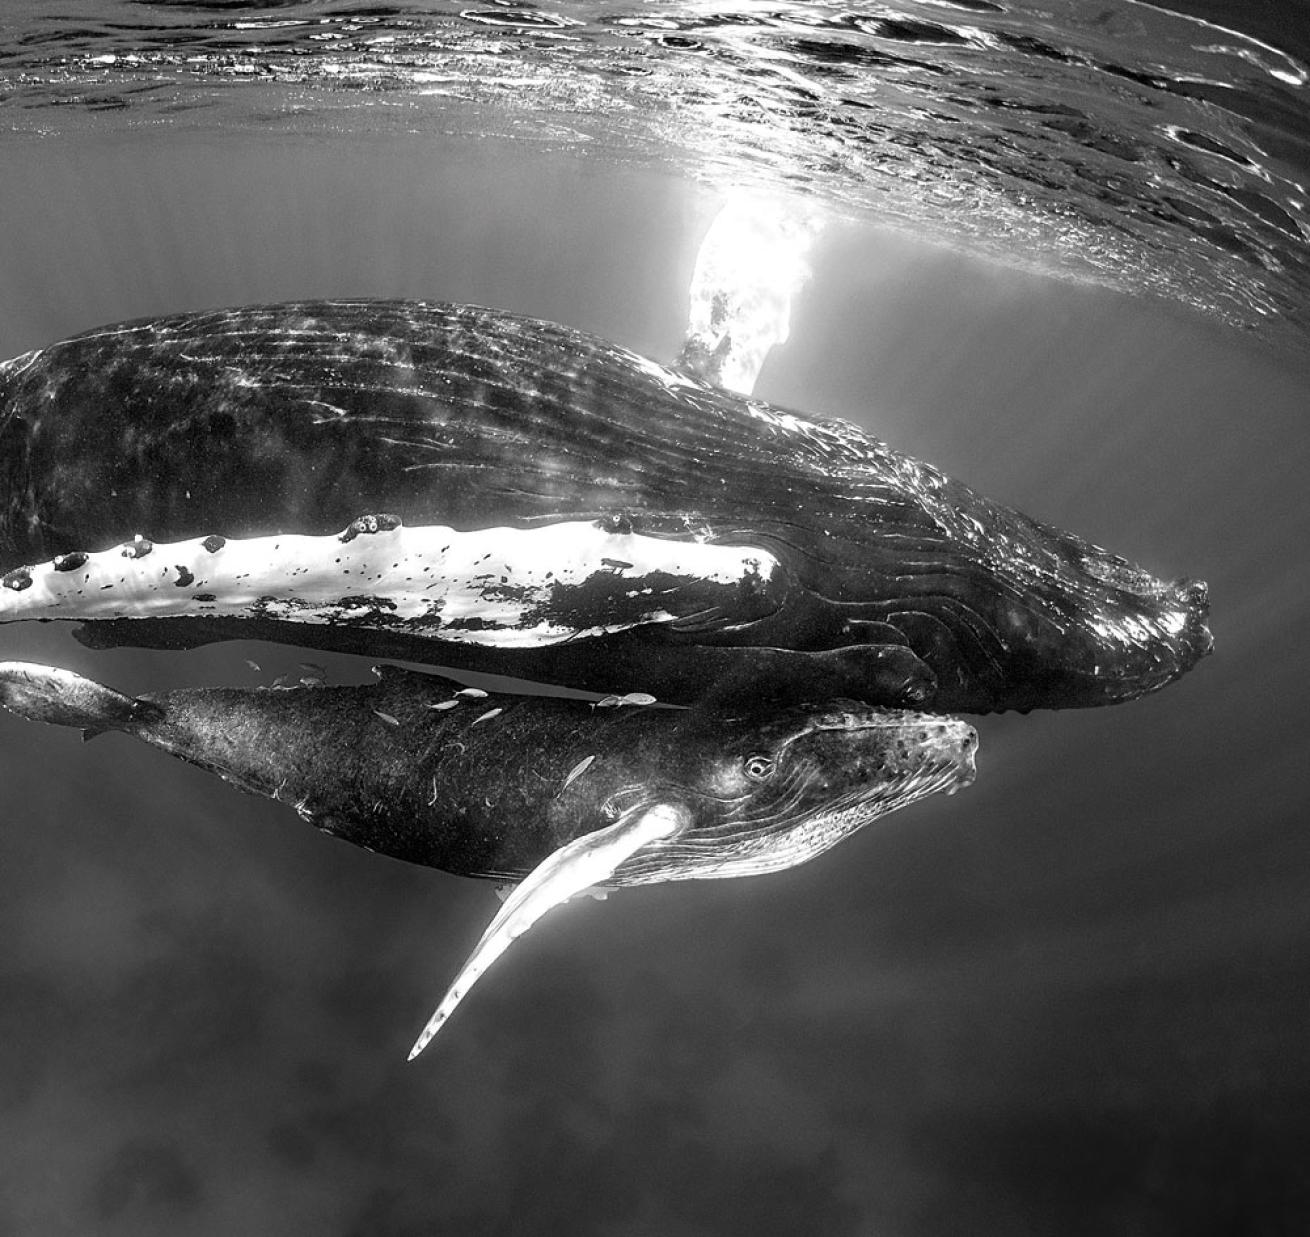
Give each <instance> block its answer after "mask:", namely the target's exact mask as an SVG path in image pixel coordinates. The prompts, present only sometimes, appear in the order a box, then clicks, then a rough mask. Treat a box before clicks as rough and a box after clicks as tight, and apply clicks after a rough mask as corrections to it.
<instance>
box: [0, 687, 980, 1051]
mask: <svg viewBox="0 0 1310 1237" xmlns="http://www.w3.org/2000/svg"><path fill="white" fill-rule="evenodd" d="M378 674H379V681H378V682H377V683H373V684H368V685H364V686H320V685H315V686H309V687H294V688H273V689H269V688H257V689H239V688H197V689H186V690H179V691H173V692H168V693H165V694H161V695H145V696H139V697H133V696H128V695H124V694H122V693H120V692H117V691H114V690H113V689H111V688H109V687H106V686H104V685H102V684H100V683H97V682H94V681H92V680H90V679H87V678H84V677H82V676H80V675H77V674H74V673H73V672H71V671H67V670H62V669H58V668H56V667H52V666H45V665H39V664H35V663H30V662H14V661H11V662H4V663H0V705H3V706H4V707H5V708H7V709H8V710H10V711H11V712H13V713H16V714H18V715H19V716H22V717H26V718H29V719H32V720H36V721H43V722H48V723H52V724H55V725H62V726H71V727H75V728H77V729H80V730H82V731H83V732H84V733H86V734H88V735H94V734H98V733H101V732H104V731H109V730H118V731H123V732H125V733H127V734H129V735H132V736H134V737H135V738H138V739H141V740H143V741H144V742H146V743H149V744H151V745H153V746H155V747H159V748H161V749H163V750H164V751H166V752H169V753H170V754H171V755H173V756H177V757H179V758H181V759H183V760H185V761H188V762H190V763H191V764H194V765H197V766H199V767H200V768H203V769H206V770H208V771H210V772H212V773H216V774H218V775H219V776H220V777H222V778H224V779H225V780H226V781H228V782H230V783H231V784H233V785H234V786H237V787H239V788H240V789H242V790H245V791H248V792H251V793H254V794H259V795H263V796H265V797H268V798H272V799H276V800H278V801H280V802H283V803H286V804H288V805H289V806H291V807H293V808H294V809H295V810H296V811H297V812H298V813H299V814H300V816H301V817H302V818H303V819H305V820H306V821H308V822H310V823H311V824H313V825H315V826H316V827H317V828H319V829H321V830H322V831H324V832H325V833H329V834H332V835H333V836H336V837H339V838H343V839H345V840H346V841H348V842H352V843H354V844H355V845H358V846H363V847H366V848H367V849H369V850H372V851H376V852H379V853H381V854H385V855H390V856H393V857H394V858H397V859H402V860H406V861H408V862H411V863H418V864H424V865H427V866H430V867H436V868H441V869H443V870H445V871H448V872H454V873H458V874H460V875H465V876H478V877H486V878H491V879H496V880H499V881H504V882H521V883H518V884H517V887H516V888H515V889H514V890H513V892H511V893H510V895H509V897H508V898H507V899H506V901H505V903H504V905H503V906H502V908H501V910H500V913H499V914H498V915H497V916H496V918H495V919H494V920H493V921H492V923H491V925H490V926H489V927H488V929H487V931H486V932H485V933H484V935H483V937H482V939H481V941H480V942H479V943H478V945H477V947H476V948H475V949H474V951H473V953H472V954H471V955H470V957H469V959H468V961H467V962H466V963H465V964H464V967H463V968H462V969H461V971H460V973H459V975H458V976H457V977H456V979H455V981H454V983H453V984H452V985H451V988H450V991H449V992H448V993H447V995H446V997H445V998H444V999H443V1001H442V1002H441V1005H440V1006H439V1007H438V1010H437V1013H436V1014H435V1015H434V1016H433V1018H432V1020H431V1021H430V1022H429V1023H428V1025H427V1027H426V1028H425V1029H424V1031H423V1033H422V1035H421V1036H420V1037H419V1040H418V1042H417V1044H416V1045H415V1048H414V1051H413V1053H412V1054H411V1056H413V1055H417V1053H418V1052H419V1051H421V1050H422V1048H423V1047H424V1045H426V1043H427V1042H428V1041H429V1040H430V1039H431V1037H432V1035H433V1034H435V1033H436V1031H437V1029H438V1028H439V1027H440V1026H441V1024H442V1023H443V1022H444V1021H445V1019H446V1018H447V1017H448V1016H449V1015H450V1013H451V1012H452V1010H453V1009H454V1008H455V1006H456V1005H457V1004H458V1002H459V1001H460V999H461V998H462V997H463V996H464V994H465V993H467V991H468V989H469V987H470V986H471V985H472V984H473V983H474V982H475V981H476V979H477V978H478V976H479V975H480V974H481V973H482V971H483V970H485V968H486V967H487V966H488V965H489V964H490V962H492V961H493V960H494V959H495V958H496V957H497V956H498V955H499V954H500V953H501V952H503V950H504V949H505V948H506V947H507V946H508V945H509V944H510V942H511V941H512V940H513V939H514V937H516V936H518V935H520V934H521V933H522V932H524V931H526V930H527V928H528V927H530V926H531V925H532V924H533V923H534V922H535V921H536V920H537V919H538V918H540V916H541V915H542V914H544V913H545V912H546V911H547V910H549V909H550V908H551V907H552V906H555V905H557V904H558V903H560V902H562V901H565V900H567V899H568V898H569V897H572V896H573V895H575V894H577V893H579V892H581V891H582V890H584V889H586V888H589V887H593V886H602V887H622V886H631V885H640V884H650V883H655V882H660V881H673V880H689V879H708V878H722V877H739V876H754V875H759V874H762V873H766V872H774V871H778V870H780V869H783V868H787V867H791V866H794V865H796V864H799V863H803V862H805V861H806V860H808V859H811V858H813V857H814V856H816V855H819V854H822V853H823V852H824V851H826V850H828V849H829V848H830V847H832V846H835V845H836V844H837V843H838V842H841V841H843V840H844V839H846V838H848V837H850V836H851V835H852V834H853V833H854V832H856V831H857V830H859V829H861V828H862V827H864V826H865V825H867V824H869V823H870V822H871V821H874V820H876V819H878V818H879V817H881V816H884V815H886V814H887V813H889V812H893V811H895V810H897V809H898V808H901V807H904V806H906V805H907V804H910V803H913V802H915V801H916V800H918V799H921V798H923V797H924V796H926V795H930V794H933V793H936V792H939V791H944V792H946V793H953V792H954V791H955V790H957V789H958V788H960V787H962V786H966V785H968V784H969V783H970V782H971V781H972V780H973V776H974V752H975V748H976V745H977V736H976V734H975V733H974V730H973V728H972V727H971V726H969V725H967V724H966V723H964V722H962V721H959V720H956V719H954V718H948V717H938V716H931V715H925V714H918V713H912V712H904V711H888V710H884V709H875V708H870V707H869V706H867V705H864V704H861V703H859V702H856V701H850V700H841V699H827V700H824V701H822V702H813V703H809V704H805V705H793V706H789V707H785V708H759V707H756V708H754V709H751V710H748V711H744V712H739V713H724V712H720V711H717V710H713V709H709V708H707V707H706V706H701V707H698V708H695V709H674V708H660V707H651V705H650V704H649V703H646V702H648V701H650V700H651V697H650V696H649V694H644V693H641V694H639V693H633V694H632V695H631V696H630V698H629V699H628V700H626V701H625V699H624V698H617V697H616V698H612V699H611V700H609V701H605V702H601V703H600V704H599V705H597V704H595V703H592V702H588V701H584V700H577V699H565V698H559V697H540V696H515V695H508V694H503V693H495V694H488V693H486V692H482V691H479V690H477V689H472V688H460V687H459V686H458V685H456V684H452V683H451V682H450V681H448V680H446V679H444V678H441V677H439V676H435V675H430V674H424V673H418V672H414V671H409V670H402V669H399V668H396V667H389V666H381V667H379V668H378Z"/></svg>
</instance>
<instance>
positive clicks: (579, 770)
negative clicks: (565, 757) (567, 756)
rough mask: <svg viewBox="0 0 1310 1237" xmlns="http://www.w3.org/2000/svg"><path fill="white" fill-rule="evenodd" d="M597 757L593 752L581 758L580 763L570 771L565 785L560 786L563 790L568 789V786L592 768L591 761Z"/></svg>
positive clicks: (565, 779)
mask: <svg viewBox="0 0 1310 1237" xmlns="http://www.w3.org/2000/svg"><path fill="white" fill-rule="evenodd" d="M595 759H596V757H595V754H594V753H593V754H592V755H590V756H584V757H583V758H582V759H581V760H579V761H578V763H577V764H575V765H574V766H573V768H571V769H570V770H569V771H568V775H567V776H566V777H565V778H564V785H563V786H561V787H560V790H561V792H562V791H565V790H568V788H569V787H570V786H571V785H572V784H573V783H574V782H575V781H577V779H578V778H580V777H581V776H582V775H583V774H584V773H586V771H587V770H588V769H590V768H591V762H592V761H593V760H595Z"/></svg>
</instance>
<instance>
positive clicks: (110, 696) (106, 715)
mask: <svg viewBox="0 0 1310 1237" xmlns="http://www.w3.org/2000/svg"><path fill="white" fill-rule="evenodd" d="M0 705H2V706H3V707H4V708H6V709H8V710H9V711H10V712H11V713H15V714H17V715H18V716H19V717H25V718H27V719H29V720H30V721H34V722H49V723H50V724H51V725H53V726H72V727H74V728H75V729H78V730H81V731H82V732H83V735H84V736H85V737H86V738H91V737H92V736H94V735H97V734H101V733H103V732H104V731H106V730H127V731H131V730H133V729H135V728H136V727H137V726H139V725H141V724H142V723H144V722H148V721H152V720H155V719H156V718H159V717H162V716H163V712H164V711H163V709H162V708H161V707H160V706H159V705H157V704H155V703H154V702H153V701H150V700H137V699H134V698H133V697H131V696H125V695H123V694H122V692H116V691H114V690H113V688H111V687H106V686H105V685H104V684H103V683H96V682H94V681H93V680H91V679H87V678H83V677H82V676H81V675H80V674H75V673H74V672H73V671H71V670H60V669H59V668H58V667H56V666H42V665H38V664H37V663H36V662H27V661H6V662H0Z"/></svg>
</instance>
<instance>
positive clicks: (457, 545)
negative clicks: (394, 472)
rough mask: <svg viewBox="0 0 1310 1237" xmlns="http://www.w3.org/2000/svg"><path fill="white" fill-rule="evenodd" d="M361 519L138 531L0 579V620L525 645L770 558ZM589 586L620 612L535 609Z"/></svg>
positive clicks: (552, 530)
mask: <svg viewBox="0 0 1310 1237" xmlns="http://www.w3.org/2000/svg"><path fill="white" fill-rule="evenodd" d="M361 522H362V521H359V520H357V521H355V522H354V524H352V525H351V528H350V529H347V530H345V531H344V532H343V533H342V534H339V535H336V536H323V537H313V536H303V535H299V534H289V535H278V536H271V537H251V538H245V539H226V540H225V539H223V538H218V537H207V538H195V539H192V540H188V541H179V542H173V543H168V544H164V543H159V542H154V543H151V542H150V541H149V539H147V538H146V537H143V536H141V535H140V534H138V535H137V536H135V537H134V538H132V540H130V541H128V542H126V543H122V544H119V545H116V546H114V547H113V548H112V549H109V550H105V551H102V552H100V553H95V554H87V555H86V556H85V561H83V562H81V563H80V564H79V565H78V567H77V568H76V569H75V570H71V571H70V570H67V569H63V570H61V569H60V568H59V566H58V563H59V560H52V561H50V562H45V563H40V564H37V565H35V566H32V567H25V568H21V569H18V570H17V571H15V572H10V573H9V576H12V577H13V580H12V581H11V580H10V579H9V577H6V584H7V587H5V588H2V589H0V622H14V621H17V620H20V619H69V620H108V619H133V618H155V619H158V618H169V617H174V616H177V617H184V616H188V615H205V616H217V617H237V618H251V619H257V618H267V619H283V620H288V621H293V622H298V623H321V624H326V623H340V622H343V621H344V622H351V623H354V624H356V625H361V626H369V627H377V628H384V629H393V630H405V631H410V632H415V631H418V632H422V630H423V629H424V628H425V627H426V628H428V629H429V630H430V631H432V632H435V631H436V630H437V629H439V630H440V635H441V638H442V639H445V640H457V641H464V642H468V643H474V644H495V645H499V646H504V647H516V646H517V647H530V646H533V645H543V644H549V643H552V642H555V641H558V640H564V639H576V638H578V637H579V636H593V635H604V634H606V633H609V632H614V631H622V630H625V629H627V628H629V627H634V626H637V625H639V624H642V623H651V622H667V621H669V620H671V619H673V618H675V617H676V615H674V614H672V613H671V612H670V611H669V610H668V609H666V607H665V604H664V602H663V601H662V600H661V598H660V597H659V596H657V595H655V594H654V593H653V592H652V591H651V590H650V589H649V587H648V586H646V585H645V584H644V583H643V581H645V580H646V578H647V577H650V576H653V575H661V574H663V575H667V576H672V577H681V578H686V579H692V580H695V581H697V582H698V584H700V583H703V584H706V585H710V586H714V585H719V586H723V587H726V588H733V587H736V586H737V585H739V584H742V583H746V582H749V583H751V584H752V585H759V584H767V582H768V581H769V580H770V579H771V578H772V577H773V575H774V573H775V571H777V570H778V566H779V565H778V562H777V560H776V559H775V558H774V557H773V556H772V555H771V554H769V553H768V551H766V550H763V549H761V548H758V547H755V546H729V545H708V544H704V543H701V542H697V541H691V540H688V541H674V540H665V539H662V538H657V537H647V536H642V535H640V534H636V533H622V532H607V531H605V530H604V529H602V528H600V527H598V526H597V525H596V524H595V523H594V522H591V521H564V522H561V523H558V524H550V525H546V526H543V527H541V528H533V529H517V528H486V529H479V530H477V531H474V532H457V531H456V530H454V529H452V528H447V527H445V526H444V525H427V526H416V527H414V528H406V527H404V526H398V527H394V528H379V529H378V531H376V532H370V531H364V532H357V531H354V530H356V529H357V527H358V526H359V525H360V524H361ZM343 538H344V539H343ZM215 546H217V548H214V547H215ZM145 547H149V548H148V549H146V548H145ZM66 557H67V556H61V558H66ZM626 582H630V583H631V587H630V588H628V587H625V585H626ZM597 584H599V585H600V586H601V587H602V588H603V589H608V590H611V592H612V593H617V594H619V595H622V596H623V597H624V599H625V602H626V603H627V604H626V605H625V610H624V614H623V617H622V618H615V619H613V620H612V621H605V622H600V623H597V624H596V625H593V626H590V627H588V628H586V629H584V630H578V628H576V627H574V626H570V625H568V624H566V623H561V622H553V621H550V620H549V619H542V618H540V617H539V614H540V611H541V609H542V608H543V607H545V608H547V612H549V606H550V603H551V601H552V598H553V597H554V596H555V594H556V590H557V589H558V588H559V587H560V586H564V587H566V588H567V587H570V586H571V587H581V586H584V585H585V586H587V587H588V588H591V587H595V586H596V585H597Z"/></svg>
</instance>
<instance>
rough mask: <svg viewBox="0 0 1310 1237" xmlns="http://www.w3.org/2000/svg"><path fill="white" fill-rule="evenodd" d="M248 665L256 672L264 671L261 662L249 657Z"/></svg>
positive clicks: (247, 659)
mask: <svg viewBox="0 0 1310 1237" xmlns="http://www.w3.org/2000/svg"><path fill="white" fill-rule="evenodd" d="M246 665H247V666H249V667H250V668H251V669H252V670H253V671H254V672H255V673H256V674H262V673H263V667H262V666H260V664H259V663H258V662H257V661H252V660H251V659H250V658H249V657H247V658H246Z"/></svg>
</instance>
